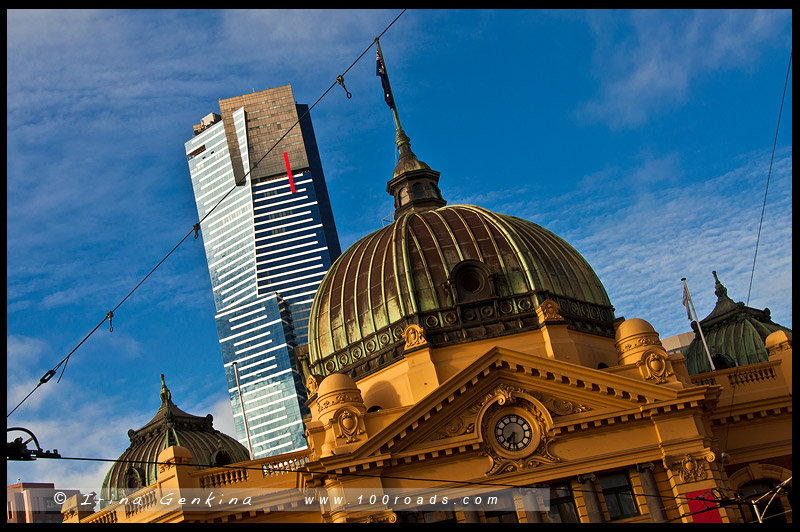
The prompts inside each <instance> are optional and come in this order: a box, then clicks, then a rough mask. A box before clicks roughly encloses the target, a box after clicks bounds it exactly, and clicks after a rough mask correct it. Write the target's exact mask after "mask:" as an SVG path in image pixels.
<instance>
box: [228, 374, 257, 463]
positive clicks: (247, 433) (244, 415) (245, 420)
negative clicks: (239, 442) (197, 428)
mask: <svg viewBox="0 0 800 532" xmlns="http://www.w3.org/2000/svg"><path fill="white" fill-rule="evenodd" d="M233 374H234V375H235V376H236V390H237V391H238V392H239V404H240V405H241V407H242V420H243V421H244V433H245V434H246V435H247V450H248V451H250V460H254V459H255V458H254V456H253V444H252V443H251V442H250V429H249V428H248V427H247V414H246V413H245V411H244V399H242V388H241V387H240V386H239V370H238V369H237V368H236V361H235V360H234V361H233Z"/></svg>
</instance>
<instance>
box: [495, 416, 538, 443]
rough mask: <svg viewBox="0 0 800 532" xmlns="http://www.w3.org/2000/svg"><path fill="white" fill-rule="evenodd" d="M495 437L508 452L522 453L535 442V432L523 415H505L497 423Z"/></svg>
mask: <svg viewBox="0 0 800 532" xmlns="http://www.w3.org/2000/svg"><path fill="white" fill-rule="evenodd" d="M494 437H495V440H496V441H497V443H498V444H499V445H500V447H502V448H503V449H505V450H506V451H522V450H523V449H525V448H526V447H527V446H528V445H530V444H531V441H533V439H534V430H533V428H532V427H531V424H530V423H529V422H528V420H527V419H525V418H524V417H522V416H521V415H518V414H505V415H503V416H501V417H500V419H498V420H497V421H496V422H495V425H494Z"/></svg>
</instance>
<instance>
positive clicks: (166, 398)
mask: <svg viewBox="0 0 800 532" xmlns="http://www.w3.org/2000/svg"><path fill="white" fill-rule="evenodd" d="M159 396H160V397H161V406H162V407H163V406H167V405H168V404H172V393H171V392H170V391H169V388H167V383H166V382H164V374H163V373H162V374H161V393H160V394H159Z"/></svg>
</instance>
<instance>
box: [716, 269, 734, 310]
mask: <svg viewBox="0 0 800 532" xmlns="http://www.w3.org/2000/svg"><path fill="white" fill-rule="evenodd" d="M711 273H712V274H714V293H715V294H716V295H717V303H719V302H721V301H726V300H727V301H731V302H733V300H732V299H731V298H730V297H728V289H727V288H725V286H724V285H723V284H722V283H721V282H719V277H717V272H716V271H712V272H711Z"/></svg>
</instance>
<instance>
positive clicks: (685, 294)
mask: <svg viewBox="0 0 800 532" xmlns="http://www.w3.org/2000/svg"><path fill="white" fill-rule="evenodd" d="M683 306H684V307H686V317H687V318H689V321H691V319H692V312H691V311H690V310H689V289H688V288H687V287H686V283H684V284H683Z"/></svg>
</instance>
